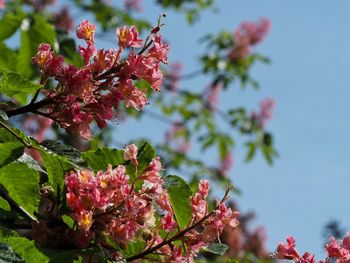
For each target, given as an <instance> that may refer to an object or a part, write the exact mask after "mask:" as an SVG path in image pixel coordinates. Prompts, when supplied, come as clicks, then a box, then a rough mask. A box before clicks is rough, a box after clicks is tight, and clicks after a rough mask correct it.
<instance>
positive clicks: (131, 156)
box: [124, 144, 138, 166]
mask: <svg viewBox="0 0 350 263" xmlns="http://www.w3.org/2000/svg"><path fill="white" fill-rule="evenodd" d="M124 160H126V161H131V162H132V163H133V164H134V166H137V165H138V162H137V146H136V145H135V144H130V145H128V146H126V147H125V149H124Z"/></svg>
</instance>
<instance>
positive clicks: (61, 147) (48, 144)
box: [40, 140, 86, 165]
mask: <svg viewBox="0 0 350 263" xmlns="http://www.w3.org/2000/svg"><path fill="white" fill-rule="evenodd" d="M40 145H41V146H44V147H45V148H47V149H49V150H50V151H52V152H54V153H56V154H58V155H61V156H65V157H67V158H68V160H69V161H71V162H72V163H75V164H77V165H84V164H85V163H86V162H85V161H84V160H83V159H82V158H81V154H80V151H79V150H77V149H76V148H74V147H72V146H69V145H65V144H62V143H60V142H59V141H55V140H45V141H43V142H41V143H40Z"/></svg>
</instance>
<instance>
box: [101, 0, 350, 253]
mask: <svg viewBox="0 0 350 263" xmlns="http://www.w3.org/2000/svg"><path fill="white" fill-rule="evenodd" d="M216 2H217V6H218V8H219V13H213V12H212V11H206V12H204V14H202V16H201V20H200V21H199V22H198V23H196V24H195V25H194V26H192V27H188V26H187V24H186V23H185V21H184V18H183V16H182V15H178V14H174V13H172V12H168V17H167V19H166V24H167V26H166V27H165V29H164V31H163V33H164V35H165V36H166V38H167V39H168V40H169V42H170V45H171V56H170V60H171V61H175V60H181V61H182V62H184V64H185V72H190V71H193V70H195V69H198V67H199V64H198V62H197V60H196V57H198V55H200V54H202V53H203V52H205V50H204V49H203V46H201V45H200V44H199V42H198V39H199V38H200V37H202V36H203V35H205V34H207V33H212V32H216V31H218V30H220V29H222V28H226V29H228V30H232V31H233V29H234V28H236V27H237V26H238V24H239V23H240V22H241V21H243V20H257V19H258V18H260V17H269V18H270V19H271V21H272V29H271V32H270V34H269V35H268V37H267V39H266V41H264V43H263V44H261V45H260V46H259V48H258V51H259V52H260V53H262V54H265V55H267V56H269V57H270V58H271V60H272V64H271V65H269V66H265V65H258V66H256V67H255V68H254V70H253V71H252V76H253V77H254V78H255V79H257V80H258V81H259V82H260V84H261V89H260V90H259V91H254V90H253V89H247V90H244V91H242V90H239V88H238V87H235V86H233V87H231V89H230V90H231V91H230V92H228V93H227V94H225V96H222V98H221V102H220V103H221V104H222V105H223V106H222V108H225V107H229V106H230V105H247V106H249V107H251V108H254V107H256V105H257V104H258V102H259V100H260V99H262V98H266V97H273V98H274V99H275V100H276V103H277V107H276V111H275V114H274V117H273V120H272V121H271V122H270V123H269V124H268V130H270V131H272V132H273V134H274V135H275V145H276V147H277V150H278V152H279V154H280V157H279V158H278V159H277V160H276V162H275V164H274V166H272V167H269V166H268V165H267V164H266V162H265V161H263V159H262V157H261V156H258V158H256V159H255V160H254V161H253V162H252V163H251V164H245V163H244V162H243V159H244V155H243V153H244V152H242V149H237V151H236V152H235V166H234V168H233V170H232V172H231V178H232V180H233V182H234V183H235V184H236V185H237V186H238V187H239V188H240V189H241V190H242V191H243V195H242V196H241V197H237V198H238V202H239V205H240V208H241V210H242V211H247V210H250V209H251V210H254V211H255V212H256V213H257V217H258V219H257V221H256V224H257V225H263V226H265V227H266V230H267V235H268V240H267V245H268V248H269V249H270V250H273V249H274V248H275V247H276V246H277V244H278V243H279V242H280V241H282V240H285V237H286V236H287V235H294V236H295V238H296V240H297V245H298V247H299V248H300V252H304V251H305V250H307V249H309V250H311V251H312V252H314V253H315V254H316V255H317V256H318V258H319V257H320V256H321V255H322V254H321V251H322V240H321V233H322V229H323V227H324V225H325V224H326V223H327V222H328V221H329V220H330V219H339V220H340V221H341V222H342V223H343V225H344V226H346V227H348V229H349V230H350V223H349V222H350V209H348V207H347V194H348V189H349V186H350V156H349V152H350V139H349V138H350V137H349V135H350V125H349V122H348V119H349V118H348V115H349V112H350V103H349V102H348V101H349V99H350V82H349V73H348V71H349V69H350V52H349V51H350V30H349V26H350V15H349V12H350V1H348V0H307V1H305V0H284V1H281V0H264V1H262V0H244V1H242V0H219V1H216ZM153 3H154V1H151V0H143V4H142V5H143V7H144V11H145V12H144V13H143V14H142V16H143V15H144V16H147V18H148V19H154V21H155V20H156V18H157V16H158V15H159V14H160V13H161V12H162V11H161V10H159V9H158V8H156V7H155V6H154V4H153ZM105 44H106V43H105ZM108 46H110V43H109V44H108ZM207 83H208V79H205V78H198V79H195V80H193V81H189V82H186V83H184V84H185V86H184V88H189V89H191V88H196V87H198V86H200V87H202V86H205V85H206V84H207ZM146 120H147V119H146ZM148 121H149V123H148V124H145V122H143V123H136V122H133V121H129V122H127V123H126V124H124V123H122V124H120V125H119V128H118V129H117V132H116V134H115V135H114V136H115V138H116V139H117V140H118V141H122V142H123V141H127V140H128V139H130V138H132V137H142V136H151V137H153V138H157V139H158V140H159V138H160V137H162V136H163V135H162V134H163V133H162V129H163V128H164V127H165V126H164V125H162V124H161V123H157V122H154V121H152V122H151V120H148ZM140 132H142V133H140ZM208 158H209V159H211V160H210V161H213V160H216V159H217V157H215V156H208Z"/></svg>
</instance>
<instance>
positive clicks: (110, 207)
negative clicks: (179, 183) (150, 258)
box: [65, 145, 239, 262]
mask: <svg viewBox="0 0 350 263" xmlns="http://www.w3.org/2000/svg"><path fill="white" fill-rule="evenodd" d="M134 158H137V148H136V146H135V145H129V146H127V147H126V148H125V150H124V159H125V160H126V161H127V160H133V159H134ZM132 165H133V166H134V167H136V166H137V163H135V162H133V164H132ZM161 170H162V165H161V162H160V159H159V157H155V158H153V159H152V161H151V162H150V163H149V165H148V166H147V167H146V168H145V169H144V170H143V171H142V172H141V174H140V175H139V176H138V177H136V178H134V177H133V176H130V174H128V172H127V171H128V169H127V167H126V166H124V165H118V166H116V167H114V168H113V167H112V166H111V165H109V166H108V168H107V170H106V171H98V172H97V173H96V174H95V173H94V172H92V171H90V170H87V169H82V170H77V171H72V172H70V173H69V174H67V175H66V177H65V183H66V186H67V194H66V199H67V205H68V207H69V209H70V216H71V217H72V218H73V219H74V220H75V222H76V223H77V230H76V232H75V244H76V246H79V247H88V246H89V245H90V243H92V242H93V243H94V244H99V245H100V246H102V247H104V248H105V249H106V251H111V255H112V256H113V258H114V259H116V260H122V259H123V258H122V255H121V254H119V252H117V251H115V250H113V246H111V243H110V242H109V243H108V242H106V240H111V241H113V242H115V243H116V244H117V245H118V246H120V247H121V248H125V247H126V246H127V244H128V243H129V242H133V241H136V240H138V239H140V238H142V239H143V241H144V242H145V247H146V248H147V249H146V250H145V251H144V252H141V253H143V254H145V255H146V254H152V253H156V254H159V255H161V257H162V262H166V261H169V262H194V261H193V260H194V257H196V256H197V254H198V253H199V250H200V249H201V248H205V247H207V246H208V245H209V243H210V242H212V241H214V240H215V239H217V238H218V236H219V235H220V233H221V232H222V231H223V228H224V226H225V225H229V226H230V227H232V228H236V227H237V226H238V223H239V222H238V220H237V216H238V212H236V211H232V210H231V209H230V208H227V207H226V206H225V204H224V200H223V201H221V202H220V203H218V205H217V207H216V208H215V209H214V210H213V211H212V212H209V211H208V207H207V200H206V199H207V197H208V193H209V190H210V185H209V182H208V181H207V180H201V181H200V183H199V187H198V192H197V193H195V194H194V195H193V196H192V197H191V207H192V213H193V214H192V219H191V220H190V222H189V224H188V226H187V227H185V228H184V229H180V228H179V225H178V223H177V221H176V218H175V212H174V210H173V207H172V204H171V202H170V198H169V194H168V192H167V189H166V188H165V182H164V179H163V177H162V176H160V171H161ZM131 178H133V179H131ZM196 200H199V202H197V201H196ZM199 211H200V212H199ZM156 229H163V230H165V231H167V232H168V233H169V234H168V235H166V236H164V235H162V234H161V232H160V231H159V230H158V231H157V230H156ZM179 240H181V241H182V242H183V243H184V244H185V246H186V248H187V249H186V251H184V250H183V248H182V245H178V244H175V243H174V242H175V241H179ZM143 254H142V255H143ZM137 258H138V255H135V256H132V257H130V258H126V259H125V260H126V261H132V260H134V259H137Z"/></svg>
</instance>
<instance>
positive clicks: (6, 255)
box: [0, 243, 24, 263]
mask: <svg viewBox="0 0 350 263" xmlns="http://www.w3.org/2000/svg"><path fill="white" fill-rule="evenodd" d="M0 262H8V263H24V261H23V260H22V259H21V257H20V256H19V255H18V254H17V253H16V251H14V250H13V248H12V247H11V246H9V245H8V244H4V243H0Z"/></svg>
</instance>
